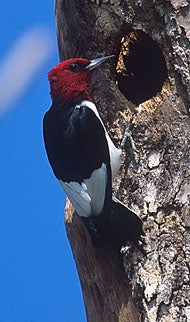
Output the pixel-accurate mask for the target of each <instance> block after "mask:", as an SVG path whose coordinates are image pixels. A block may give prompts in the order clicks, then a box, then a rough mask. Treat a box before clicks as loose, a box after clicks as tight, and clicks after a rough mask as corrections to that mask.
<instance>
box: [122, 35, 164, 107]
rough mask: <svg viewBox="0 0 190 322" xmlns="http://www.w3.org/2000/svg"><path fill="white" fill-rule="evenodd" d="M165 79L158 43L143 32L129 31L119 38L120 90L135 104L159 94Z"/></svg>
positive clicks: (162, 58) (161, 54)
mask: <svg viewBox="0 0 190 322" xmlns="http://www.w3.org/2000/svg"><path fill="white" fill-rule="evenodd" d="M167 78H168V72H167V67H166V61H165V58H164V55H163V53H162V51H161V49H160V47H159V46H158V44H157V43H156V42H155V41H153V40H152V39H151V37H149V36H148V35H147V34H146V33H145V32H143V31H142V30H130V31H128V32H127V33H126V34H125V35H124V36H123V37H122V39H121V45H120V51H119V56H118V61H117V66H116V81H117V84H118V88H119V90H120V91H121V92H122V93H123V94H124V95H125V97H126V98H127V99H128V100H129V101H131V102H133V103H134V104H136V105H139V104H140V103H142V102H144V101H146V100H148V99H150V98H152V97H153V96H155V95H156V94H157V93H158V92H160V91H161V89H162V86H163V84H164V82H165V80H166V79H167Z"/></svg>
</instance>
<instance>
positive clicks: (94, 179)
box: [59, 163, 107, 217]
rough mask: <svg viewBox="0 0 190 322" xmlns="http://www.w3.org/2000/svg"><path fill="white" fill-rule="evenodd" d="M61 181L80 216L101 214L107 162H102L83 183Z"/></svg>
mask: <svg viewBox="0 0 190 322" xmlns="http://www.w3.org/2000/svg"><path fill="white" fill-rule="evenodd" d="M59 181H60V183H61V186H62V188H63V189H64V191H65V193H66V195H67V196H68V198H69V199H70V201H71V203H72V204H73V206H74V208H75V210H76V212H77V213H78V214H79V216H83V217H88V216H90V215H92V214H93V215H100V214H101V212H102V210H103V206H104V200H105V192H106V185H107V168H106V164H105V163H102V166H101V168H99V169H97V170H94V171H93V172H92V174H91V176H90V178H89V179H84V181H83V182H82V183H81V184H80V183H78V182H74V181H72V182H63V181H62V180H59Z"/></svg>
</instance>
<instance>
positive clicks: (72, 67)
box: [69, 63, 81, 73]
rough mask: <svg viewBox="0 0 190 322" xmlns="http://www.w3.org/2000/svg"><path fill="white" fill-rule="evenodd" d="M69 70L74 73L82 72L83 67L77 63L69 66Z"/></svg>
mask: <svg viewBox="0 0 190 322" xmlns="http://www.w3.org/2000/svg"><path fill="white" fill-rule="evenodd" d="M69 69H70V70H71V71H72V72H75V73H76V72H79V71H80V70H81V66H80V65H79V64H77V63H71V64H70V65H69Z"/></svg>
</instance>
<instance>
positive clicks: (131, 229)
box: [108, 196, 144, 247]
mask: <svg viewBox="0 0 190 322" xmlns="http://www.w3.org/2000/svg"><path fill="white" fill-rule="evenodd" d="M143 235H144V232H143V222H142V220H141V219H140V218H139V217H138V215H137V214H135V213H134V212H133V211H132V210H130V209H129V208H128V207H127V206H126V205H124V204H123V203H122V202H121V201H120V200H118V199H117V198H116V197H115V196H112V211H111V217H110V225H109V231H108V240H109V241H110V242H112V243H113V244H115V245H116V246H118V247H121V246H122V245H123V246H125V244H126V242H127V241H131V242H133V243H134V244H135V245H136V246H139V240H141V237H142V236H143Z"/></svg>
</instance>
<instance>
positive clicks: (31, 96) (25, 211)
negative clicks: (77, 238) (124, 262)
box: [0, 0, 86, 322]
mask: <svg viewBox="0 0 190 322" xmlns="http://www.w3.org/2000/svg"><path fill="white" fill-rule="evenodd" d="M0 12H1V26H2V28H1V36H0V39H1V46H0V57H1V59H0V77H1V75H4V74H3V72H2V69H3V67H2V66H3V64H4V61H5V60H6V57H8V56H9V53H10V51H11V50H12V51H13V49H14V48H15V46H16V44H17V43H19V41H20V39H22V37H24V35H29V34H30V31H31V30H36V33H37V34H38V31H39V34H40V33H41V30H42V29H43V32H42V34H43V35H44V38H46V36H47V35H48V37H47V38H48V40H47V39H46V42H47V52H48V53H47V55H45V58H44V59H42V60H41V61H40V62H39V64H38V65H36V67H35V64H33V56H32V55H33V54H32V50H31V49H29V50H28V52H27V50H26V51H24V52H23V56H22V57H21V59H20V61H16V62H15V61H14V59H12V61H10V64H9V66H11V68H10V70H9V72H8V80H6V77H4V83H5V84H4V85H2V84H3V80H2V79H0V88H1V89H0V90H2V87H3V86H4V87H3V88H4V91H3V92H4V93H8V95H7V96H6V94H5V95H4V96H5V98H6V99H7V103H4V106H0V110H1V108H4V110H3V113H0V178H1V185H0V249H1V255H0V285H1V287H0V321H1V322H76V321H77V322H85V321H86V318H85V311H84V304H83V300H82V294H81V289H80V284H79V280H78V275H77V272H76V268H75V263H74V260H73V257H72V253H71V250H70V246H69V243H68V240H67V237H66V232H65V227H64V223H63V211H64V205H65V197H64V194H63V191H62V190H61V187H60V186H59V184H58V182H57V181H56V179H55V178H54V176H53V174H52V171H51V169H50V166H49V164H48V162H47V158H46V154H45V150H44V145H43V139H42V118H43V114H44V112H45V111H46V110H47V109H48V108H49V106H50V104H51V100H50V97H49V85H48V82H47V77H46V74H47V72H48V71H49V70H50V69H51V68H52V67H53V66H54V65H55V64H57V62H58V61H59V58H58V52H57V43H56V35H55V27H54V7H53V0H52V1H25V2H23V0H22V1H21V0H17V2H15V3H13V2H12V0H11V1H10V0H6V1H5V0H3V1H1V3H0ZM43 35H42V37H43ZM38 50H39V47H38V48H36V51H35V52H36V53H38ZM41 51H43V50H41ZM30 55H31V58H30ZM39 56H40V50H39ZM10 57H14V53H13V56H10ZM28 57H29V58H30V62H31V63H30V64H29V65H30V67H31V64H33V65H32V67H34V68H32V71H31V70H30V73H29V71H27V72H28V75H29V77H28V81H27V86H23V87H22V86H21V89H20V92H19V93H20V94H19V95H15V94H14V95H13V93H14V92H13V89H12V87H11V84H13V82H14V80H15V79H16V83H17V85H20V84H21V85H22V82H21V78H22V79H23V76H19V75H20V74H19V72H20V71H22V70H23V68H24V67H23V66H24V63H25V61H26V60H27V58H28ZM11 64H13V67H12V65H11ZM36 64H37V63H36ZM15 66H16V72H15V70H14V67H15ZM35 68H36V69H35ZM17 74H18V75H17ZM9 75H10V76H9ZM19 77H20V79H19ZM17 78H18V79H17ZM5 80H6V82H5ZM25 85H26V84H25ZM1 95H2V93H1ZM12 98H13V99H12ZM0 103H1V102H0Z"/></svg>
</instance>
